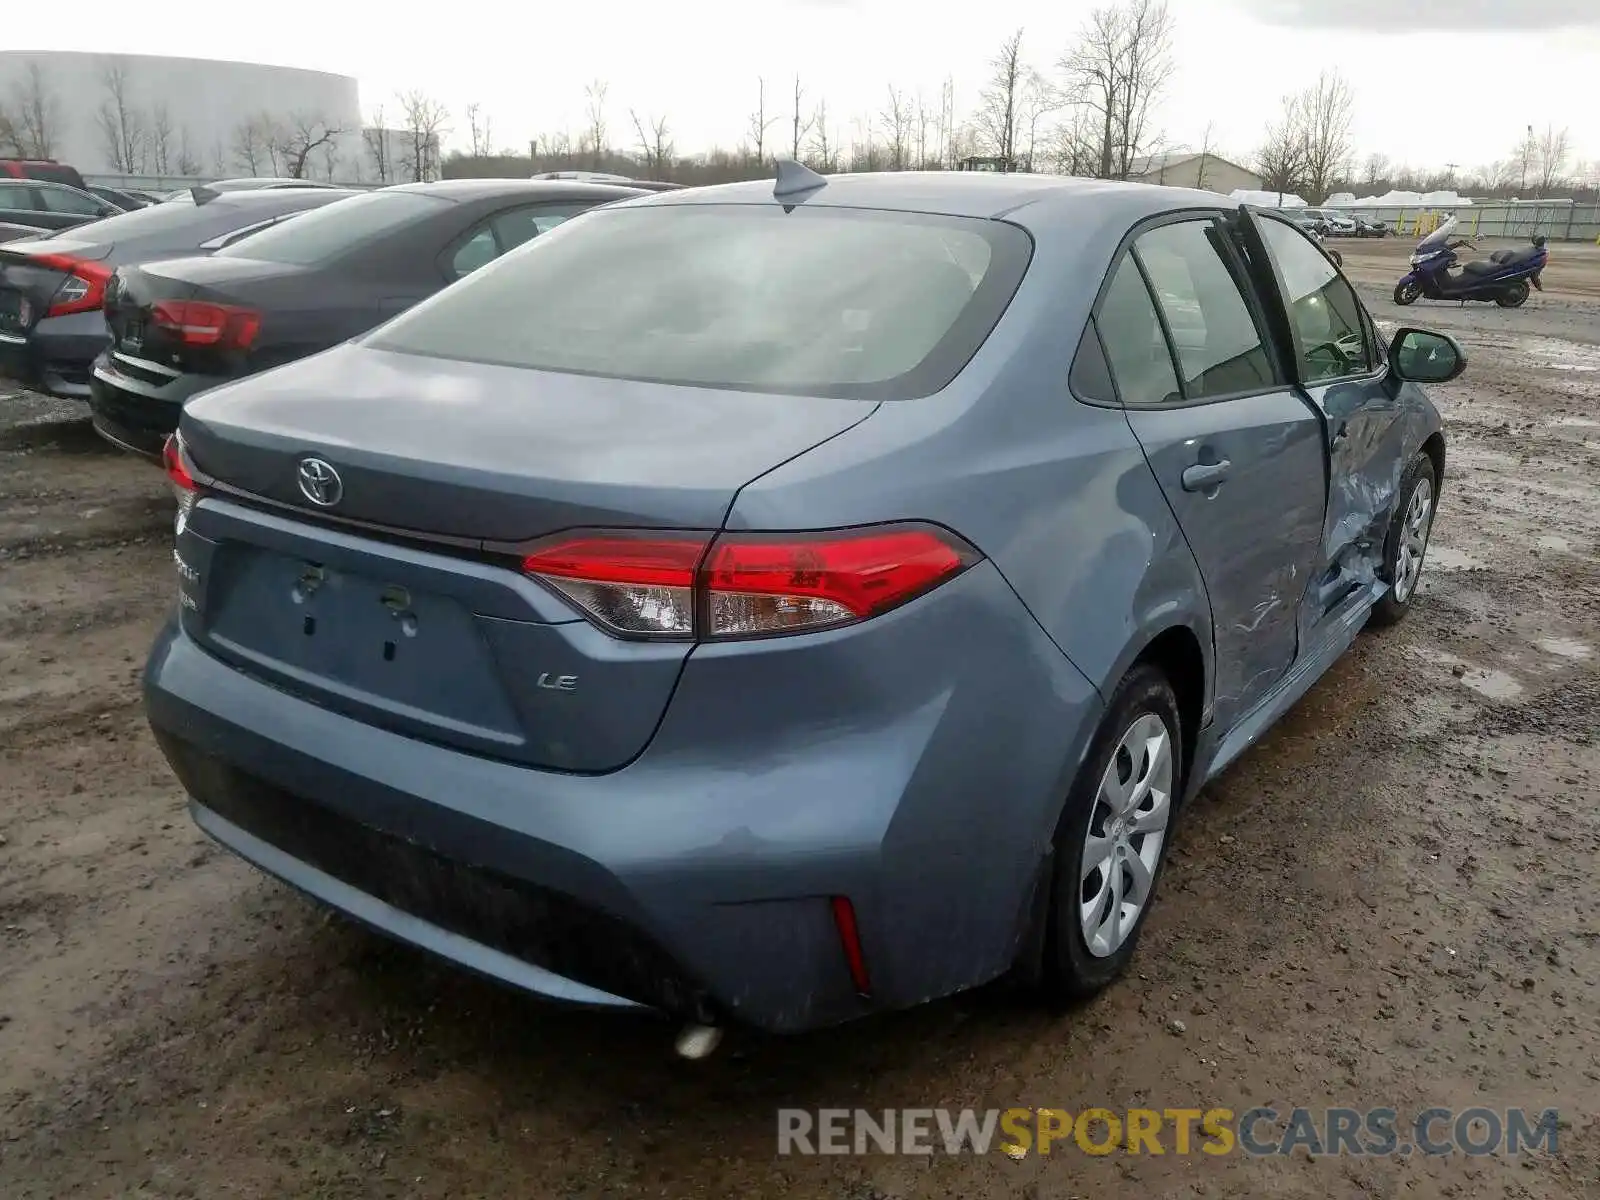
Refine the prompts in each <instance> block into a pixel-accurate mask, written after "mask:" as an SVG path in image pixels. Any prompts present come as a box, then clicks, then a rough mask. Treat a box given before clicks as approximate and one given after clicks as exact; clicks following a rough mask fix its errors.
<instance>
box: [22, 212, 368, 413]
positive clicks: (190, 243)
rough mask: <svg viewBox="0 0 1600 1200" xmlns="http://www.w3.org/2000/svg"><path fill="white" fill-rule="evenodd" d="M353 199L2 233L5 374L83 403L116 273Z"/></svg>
mask: <svg viewBox="0 0 1600 1200" xmlns="http://www.w3.org/2000/svg"><path fill="white" fill-rule="evenodd" d="M354 194H355V193H353V192H327V191H322V190H320V189H319V190H316V191H310V190H307V191H295V192H239V193H236V194H234V195H226V196H217V197H214V198H211V199H208V200H207V201H206V202H205V203H201V204H197V203H195V201H194V200H193V199H192V198H191V199H190V201H189V202H188V203H187V204H184V203H174V204H160V205H154V206H151V207H148V208H141V209H138V210H137V211H135V212H130V213H119V214H118V215H117V216H114V217H108V218H107V219H105V220H103V221H95V222H93V223H90V224H86V225H79V226H77V227H76V228H74V229H70V230H64V231H58V232H53V233H45V232H41V231H39V230H37V229H33V230H29V231H28V233H29V234H30V235H31V236H22V237H17V238H11V239H7V238H6V237H5V234H4V229H5V228H6V227H5V226H0V243H3V244H0V376H9V377H10V378H12V379H15V380H17V381H19V382H21V383H23V384H25V385H27V386H29V387H32V388H35V389H37V390H39V391H44V392H50V393H52V394H53V395H57V396H68V397H75V398H78V399H86V398H87V397H88V395H89V368H90V367H91V366H92V365H93V364H94V360H95V356H96V355H98V354H99V353H100V352H101V351H102V350H104V349H105V347H106V341H107V334H106V322H105V317H104V316H103V315H102V314H101V311H100V306H101V303H102V301H103V300H104V298H105V285H106V282H107V281H108V280H109V279H110V278H111V272H112V271H113V270H114V269H115V268H116V267H118V266H123V265H126V264H129V263H138V262H145V261H147V260H149V259H152V258H172V257H173V256H175V255H192V254H209V253H211V252H212V251H214V250H219V249H221V248H223V247H224V246H227V245H229V244H231V243H233V242H236V241H238V240H239V239H240V238H243V237H246V236H248V235H249V234H251V233H253V232H255V231H257V230H261V229H265V228H267V227H268V226H270V225H273V224H275V223H276V222H279V221H282V220H284V219H286V218H288V217H292V216H295V215H297V214H299V213H301V212H305V211H306V210H308V209H312V208H320V207H322V206H323V205H326V204H332V203H333V202H334V201H336V200H340V199H343V198H344V197H345V196H350V195H354Z"/></svg>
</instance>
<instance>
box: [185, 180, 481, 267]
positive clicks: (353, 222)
mask: <svg viewBox="0 0 1600 1200" xmlns="http://www.w3.org/2000/svg"><path fill="white" fill-rule="evenodd" d="M449 203H450V202H449V201H448V200H440V199H439V198H437V197H435V196H426V195H420V194H418V193H416V192H369V193H368V194H367V195H365V196H352V197H350V198H349V199H348V200H338V201H335V202H334V203H333V204H330V205H328V206H327V207H326V208H319V209H317V210H316V211H315V212H310V213H307V214H306V215H305V216H303V217H300V218H298V219H297V220H294V221H292V222H289V223H288V224H286V225H278V226H274V227H273V228H271V229H264V230H262V231H261V232H260V233H258V234H255V235H253V236H252V237H248V238H246V239H245V240H244V241H242V242H240V243H239V244H238V245H236V246H229V247H226V248H224V249H222V250H218V251H217V253H216V257H217V258H230V257H232V258H252V259H256V260H257V261H260V262H272V263H282V264H284V265H286V266H299V267H310V266H315V265H316V264H318V263H323V262H328V261H330V260H332V259H335V258H338V257H340V256H341V255H344V254H348V253H350V252H351V251H353V250H358V249H360V248H361V247H362V246H365V245H367V244H368V243H370V242H373V241H376V240H377V239H378V238H381V237H384V236H386V235H388V234H391V233H394V232H396V231H397V230H400V229H403V228H405V227H406V226H407V225H415V224H420V223H421V222H423V221H425V220H427V219H428V218H429V217H431V216H434V215H436V214H437V213H439V212H440V211H442V210H443V209H444V208H446V207H447V206H448V205H449Z"/></svg>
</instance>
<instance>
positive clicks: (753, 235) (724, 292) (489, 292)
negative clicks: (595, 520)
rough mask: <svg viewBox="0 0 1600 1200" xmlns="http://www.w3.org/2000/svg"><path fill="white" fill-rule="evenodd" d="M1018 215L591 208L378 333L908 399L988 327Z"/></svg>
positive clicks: (1009, 274) (672, 376)
mask: <svg viewBox="0 0 1600 1200" xmlns="http://www.w3.org/2000/svg"><path fill="white" fill-rule="evenodd" d="M1031 253H1032V242H1031V240H1030V239H1029V238H1028V235H1027V234H1026V233H1024V232H1023V231H1022V230H1021V229H1019V228H1017V227H1016V226H1013V225H1008V224H1003V223H1001V222H998V221H988V220H977V219H971V218H957V217H936V216H927V215H922V214H913V213H899V212H876V211H874V212H864V211H860V210H844V209H829V208H815V209H808V208H797V209H795V210H793V211H791V212H786V211H785V210H784V209H782V208H780V207H778V206H775V205H774V206H771V207H768V206H765V205H760V206H757V205H712V204H706V205H665V206H645V207H638V208H633V207H624V208H618V209H600V210H595V211H593V212H591V213H589V214H587V215H585V216H582V217H578V218H575V219H573V220H571V221H568V222H566V223H565V224H564V225H562V226H561V227H560V228H558V229H556V230H554V231H553V232H551V233H546V234H543V235H541V236H539V237H537V238H535V239H533V240H532V241H531V242H529V243H527V244H526V245H525V246H523V247H522V248H520V249H518V250H516V251H513V252H512V253H511V254H508V255H506V256H505V257H504V258H502V259H500V260H499V261H498V262H496V263H494V264H491V265H490V266H489V267H486V268H485V269H483V270H482V271H480V272H478V273H476V274H474V275H472V276H470V277H468V278H467V279H466V280H465V281H463V282H462V283H460V284H458V285H456V286H454V287H452V288H449V289H448V290H447V291H446V292H444V293H441V294H440V295H439V296H437V297H435V298H434V299H433V300H431V301H428V302H426V303H424V304H422V305H421V306H419V307H417V308H415V309H413V310H412V311H411V312H410V313H408V314H406V315H405V316H403V317H401V318H399V319H398V320H397V321H395V322H393V323H391V324H390V325H388V326H386V327H384V328H383V329H381V330H380V331H378V332H377V334H375V335H374V336H373V338H372V340H371V343H370V344H372V345H374V346H376V347H380V348H382V349H388V350H399V351H404V352H408V353H414V354H425V355H431V356H435V357H440V358H453V359H464V360H469V361H476V362H486V363H499V364H504V365H510V366H518V367H533V368H538V369H540V370H548V371H562V372H569V373H575V374H586V375H600V376H609V377H613V378H624V379H634V380H641V381H648V382H656V383H673V384H687V385H694V386H703V387H721V388H739V389H745V390H751V391H766V392H783V393H790V394H798V395H829V396H852V397H860V398H863V399H903V398H910V397H912V396H918V395H926V394H927V393H929V392H932V391H936V390H938V389H939V388H941V387H943V386H944V385H945V384H946V383H948V382H949V381H950V380H951V379H952V378H954V376H955V374H956V372H957V371H959V370H960V369H961V368H962V366H964V365H965V364H966V361H967V360H968V359H969V358H970V357H971V356H972V354H973V353H974V352H975V351H976V350H977V349H978V347H979V346H980V345H981V344H982V343H983V340H984V339H985V338H986V337H987V336H988V334H989V331H990V330H991V329H992V328H993V327H994V324H995V322H996V321H998V320H999V317H1000V314H1001V313H1002V312H1003V311H1004V309H1005V306H1006V304H1007V303H1008V302H1009V301H1010V298H1011V295H1012V293H1013V292H1014V291H1015V290H1016V287H1017V284H1018V283H1019V282H1020V281H1021V278H1022V273H1023V272H1024V271H1025V270H1026V268H1027V262H1028V258H1029V256H1030V255H1031Z"/></svg>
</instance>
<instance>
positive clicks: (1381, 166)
mask: <svg viewBox="0 0 1600 1200" xmlns="http://www.w3.org/2000/svg"><path fill="white" fill-rule="evenodd" d="M1361 178H1362V179H1363V180H1365V181H1366V185H1367V187H1368V189H1369V190H1370V189H1373V188H1376V187H1377V186H1378V184H1380V183H1382V182H1383V181H1384V180H1386V179H1388V178H1389V156H1388V155H1387V154H1369V155H1367V161H1366V163H1365V164H1364V165H1363V166H1362V168H1361Z"/></svg>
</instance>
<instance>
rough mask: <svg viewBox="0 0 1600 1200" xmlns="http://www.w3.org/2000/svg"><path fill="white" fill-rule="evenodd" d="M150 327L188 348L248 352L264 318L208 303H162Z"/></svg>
mask: <svg viewBox="0 0 1600 1200" xmlns="http://www.w3.org/2000/svg"><path fill="white" fill-rule="evenodd" d="M151 324H153V325H154V326H155V327H156V328H157V329H160V330H163V331H165V332H166V333H169V334H171V335H173V336H174V337H176V338H177V339H178V340H179V341H180V342H182V343H183V344H184V345H185V346H220V347H221V348H223V349H225V350H248V349H250V347H251V346H252V345H254V344H255V340H256V334H258V333H260V332H261V314H260V313H258V312H255V311H253V310H251V309H248V308H237V307H235V306H234V305H231V304H212V303H210V302H208V301H205V300H160V301H157V303H156V304H155V306H154V308H153V310H152V312H151Z"/></svg>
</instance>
